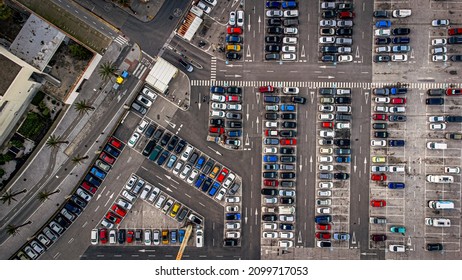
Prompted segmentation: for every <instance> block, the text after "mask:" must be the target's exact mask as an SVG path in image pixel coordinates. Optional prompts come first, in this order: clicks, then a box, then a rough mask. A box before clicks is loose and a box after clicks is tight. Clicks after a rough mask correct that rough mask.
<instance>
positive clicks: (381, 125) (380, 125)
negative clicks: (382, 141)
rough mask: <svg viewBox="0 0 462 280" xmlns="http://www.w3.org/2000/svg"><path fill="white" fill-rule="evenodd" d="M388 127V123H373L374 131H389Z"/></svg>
mask: <svg viewBox="0 0 462 280" xmlns="http://www.w3.org/2000/svg"><path fill="white" fill-rule="evenodd" d="M387 127H388V125H387V124H386V123H373V124H372V128H373V129H387Z"/></svg>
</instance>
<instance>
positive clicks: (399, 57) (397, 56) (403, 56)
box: [391, 54, 407, 61]
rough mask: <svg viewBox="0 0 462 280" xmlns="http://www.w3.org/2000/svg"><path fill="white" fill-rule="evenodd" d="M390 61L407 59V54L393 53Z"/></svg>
mask: <svg viewBox="0 0 462 280" xmlns="http://www.w3.org/2000/svg"><path fill="white" fill-rule="evenodd" d="M391 61H407V54H394V55H392V56H391Z"/></svg>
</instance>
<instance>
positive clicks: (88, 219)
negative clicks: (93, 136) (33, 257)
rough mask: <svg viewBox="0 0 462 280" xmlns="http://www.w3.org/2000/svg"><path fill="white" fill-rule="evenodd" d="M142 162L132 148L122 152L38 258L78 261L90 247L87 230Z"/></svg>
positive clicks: (96, 220)
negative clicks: (77, 215)
mask: <svg viewBox="0 0 462 280" xmlns="http://www.w3.org/2000/svg"><path fill="white" fill-rule="evenodd" d="M142 162H143V157H142V156H141V155H140V154H138V153H137V152H135V151H134V150H132V149H126V150H124V151H123V152H122V153H121V154H120V156H119V158H118V159H117V161H116V163H115V165H114V166H113V167H112V168H111V171H110V172H109V173H108V174H107V176H106V179H105V180H104V182H103V184H102V185H101V186H100V187H99V188H98V191H97V192H96V194H95V195H94V196H93V198H92V200H90V202H89V203H88V205H87V207H86V208H85V209H84V211H83V213H82V214H80V216H79V217H77V219H76V220H75V221H74V222H73V223H72V225H71V227H70V228H68V229H67V230H66V231H65V232H64V234H63V235H62V236H61V237H60V238H59V239H58V241H57V242H56V243H55V244H54V245H53V246H52V247H51V248H50V249H48V250H47V251H46V252H45V253H44V254H43V255H42V256H41V259H46V260H51V259H66V260H75V259H78V258H79V257H80V255H81V254H83V252H84V250H85V249H86V248H87V246H89V245H90V232H91V230H92V229H94V228H97V227H100V221H101V220H102V218H103V217H104V215H105V214H106V213H107V211H108V209H109V208H110V207H111V205H112V203H113V202H114V201H115V200H116V199H117V197H118V194H119V193H120V191H121V190H122V189H123V186H124V185H125V182H126V181H127V180H128V178H129V177H130V176H131V174H132V173H134V172H136V169H137V168H138V166H139V165H140V164H141V163H142ZM135 203H136V202H135ZM127 215H130V214H127Z"/></svg>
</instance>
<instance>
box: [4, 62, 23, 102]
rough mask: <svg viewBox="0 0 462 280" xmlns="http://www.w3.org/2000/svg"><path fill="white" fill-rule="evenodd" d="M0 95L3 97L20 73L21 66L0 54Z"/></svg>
mask: <svg viewBox="0 0 462 280" xmlns="http://www.w3.org/2000/svg"><path fill="white" fill-rule="evenodd" d="M0 65H1V66H2V67H0V77H2V78H1V79H0V95H1V96H4V95H5V93H6V91H7V90H8V88H9V87H10V85H11V84H12V83H13V81H14V79H15V78H16V76H17V75H18V73H19V71H21V66H19V65H18V64H16V63H14V62H13V61H12V60H10V59H9V58H8V57H6V56H4V55H3V54H1V53H0Z"/></svg>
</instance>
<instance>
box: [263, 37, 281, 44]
mask: <svg viewBox="0 0 462 280" xmlns="http://www.w3.org/2000/svg"><path fill="white" fill-rule="evenodd" d="M281 41H282V40H281V37H279V36H266V37H265V42H266V43H281Z"/></svg>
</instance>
